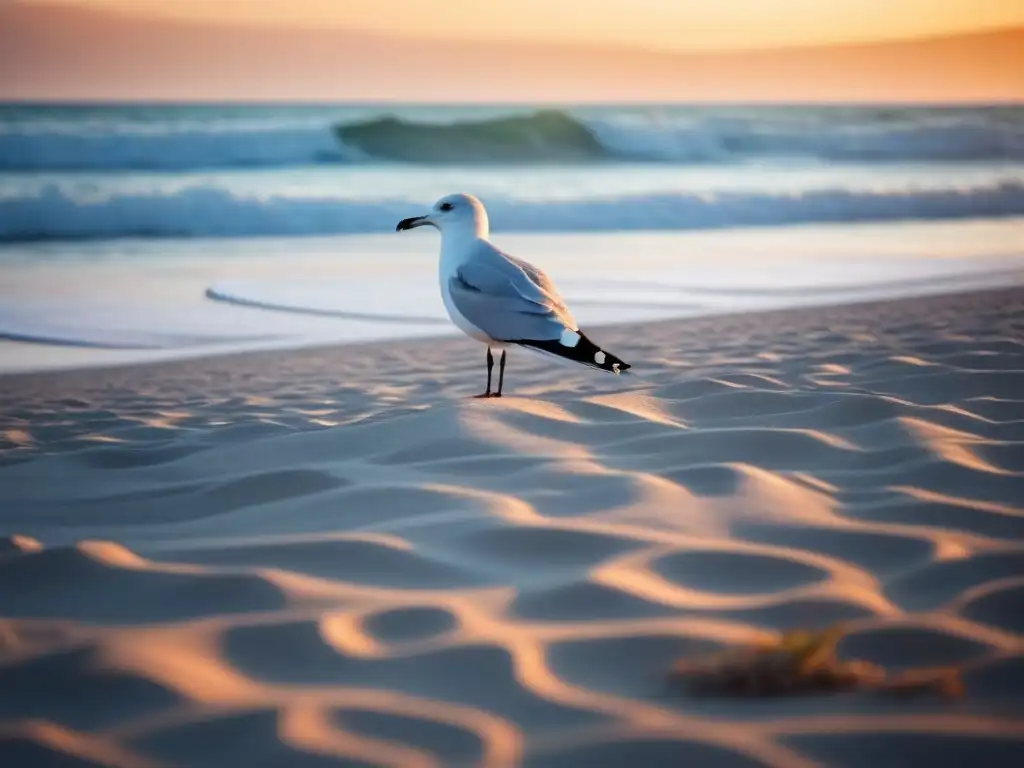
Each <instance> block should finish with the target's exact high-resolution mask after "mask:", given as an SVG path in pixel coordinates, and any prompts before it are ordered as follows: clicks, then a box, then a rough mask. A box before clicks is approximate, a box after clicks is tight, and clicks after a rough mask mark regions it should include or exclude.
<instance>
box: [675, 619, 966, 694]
mask: <svg viewBox="0 0 1024 768" xmlns="http://www.w3.org/2000/svg"><path fill="white" fill-rule="evenodd" d="M843 634H844V631H843V629H842V628H841V627H830V628H828V629H825V630H821V631H806V630H793V631H790V632H786V633H784V634H783V635H781V636H780V637H779V638H778V639H776V640H774V641H770V642H764V643H758V644H755V645H750V646H744V647H740V648H732V649H728V650H725V651H721V652H719V653H716V654H712V655H711V656H708V657H705V658H701V659H683V660H680V661H679V662H677V663H676V664H675V665H674V666H673V668H672V671H671V677H672V680H674V681H679V682H683V683H685V684H686V685H687V687H688V689H689V690H690V691H691V692H693V693H697V694H705V695H727V696H728V695H731V696H782V695H797V694H816V693H836V692H842V691H880V692H885V693H892V694H916V693H928V692H932V693H937V694H939V695H941V696H945V697H949V698H952V697H957V696H961V695H962V694H963V683H962V682H961V680H960V676H959V673H958V671H957V670H956V669H955V668H939V669H911V670H905V671H902V672H896V673H889V672H887V671H886V670H885V669H884V668H883V667H880V666H878V665H877V664H872V663H871V662H867V661H860V660H857V659H853V660H848V661H843V660H841V659H839V658H838V656H837V655H836V646H837V644H838V642H839V640H840V639H841V638H842V636H843Z"/></svg>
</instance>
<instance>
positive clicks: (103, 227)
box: [0, 183, 1024, 242]
mask: <svg viewBox="0 0 1024 768" xmlns="http://www.w3.org/2000/svg"><path fill="white" fill-rule="evenodd" d="M485 203H486V204H487V207H488V211H489V213H490V217H491V222H492V225H493V226H494V227H495V229H498V230H501V231H534V232H557V231H615V230H677V229H678V230H686V229H710V228H723V227H743V226H773V225H784V224H802V223H816V222H818V223H825V222H857V221H899V220H909V219H964V218H981V217H1006V216H1021V215H1024V185H1021V184H1019V183H1003V184H997V185H989V186H978V187H974V188H950V189H940V190H908V191H856V190H843V189H833V190H817V191H810V192H805V193H801V194H785V193H721V194H713V195H709V194H692V193H690V194H687V193H675V194H660V195H637V196H629V197H614V198H612V197H609V198H587V199H580V200H544V201H532V200H530V201H527V200H511V199H504V198H496V199H490V198H489V199H487V200H485ZM421 205H422V203H412V202H410V201H407V200H387V201H379V202H355V201H351V200H337V199H332V198H304V197H290V196H267V197H255V196H244V195H238V194H234V193H232V192H229V191H227V190H225V189H222V188H219V187H205V186H197V187H190V188H184V189H180V190H176V191H173V192H166V193H157V192H154V193H141V194H123V195H115V196H110V197H106V198H100V199H92V198H89V199H81V198H76V197H75V196H73V195H70V194H68V193H67V192H65V191H63V190H61V189H60V188H58V187H56V186H49V187H46V188H44V189H43V190H42V191H40V192H39V193H38V194H34V195H31V196H24V197H16V198H7V199H0V241H6V242H16V241H29V240H79V239H103V238H117V237H247V236H299V235H334V234H350V233H352V234H355V233H373V232H390V231H392V230H393V229H394V226H395V223H396V222H397V221H398V220H399V219H402V218H405V217H406V216H408V215H409V212H410V210H416V209H418V208H419V207H420V206H421Z"/></svg>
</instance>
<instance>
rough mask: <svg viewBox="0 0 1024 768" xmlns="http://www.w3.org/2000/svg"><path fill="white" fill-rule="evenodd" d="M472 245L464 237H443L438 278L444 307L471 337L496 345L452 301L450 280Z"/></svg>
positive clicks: (453, 320) (455, 322) (457, 326)
mask: <svg viewBox="0 0 1024 768" xmlns="http://www.w3.org/2000/svg"><path fill="white" fill-rule="evenodd" d="M474 240H475V238H474ZM471 245H472V243H469V242H466V241H465V240H463V239H462V238H442V240H441V260H440V263H439V265H438V279H439V281H440V284H441V300H442V301H443V302H444V308H445V309H446V310H447V311H448V317H450V318H451V320H452V322H453V323H454V324H455V327H456V328H458V329H459V330H460V331H462V332H463V333H464V334H466V335H467V336H469V337H470V338H471V339H476V340H477V341H482V342H483V343H484V344H490V345H492V346H495V345H496V342H495V340H494V339H492V338H491V337H490V336H488V335H487V334H486V333H484V332H483V331H482V330H480V329H479V328H477V327H476V326H475V325H473V324H472V323H471V322H469V320H467V319H466V318H465V316H464V315H463V314H462V313H461V312H459V308H458V307H456V306H455V302H454V301H452V293H451V289H450V288H449V286H448V283H449V281H450V280H451V279H452V278H453V277H455V275H456V273H457V272H458V271H459V266H460V265H461V264H462V262H463V260H464V259H465V258H466V256H467V255H468V254H469V253H470V250H469V249H470V247H471Z"/></svg>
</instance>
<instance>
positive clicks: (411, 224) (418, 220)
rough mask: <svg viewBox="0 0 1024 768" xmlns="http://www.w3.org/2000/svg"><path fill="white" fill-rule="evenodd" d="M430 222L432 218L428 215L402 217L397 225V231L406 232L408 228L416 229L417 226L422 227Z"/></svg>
mask: <svg viewBox="0 0 1024 768" xmlns="http://www.w3.org/2000/svg"><path fill="white" fill-rule="evenodd" d="M429 223H430V220H429V219H428V218H427V217H426V216H413V217H412V218H410V219H402V220H401V221H400V222H398V226H397V227H395V232H404V231H405V230H407V229H416V227H422V226H424V225H426V224H429Z"/></svg>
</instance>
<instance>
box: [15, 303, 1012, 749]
mask: <svg viewBox="0 0 1024 768" xmlns="http://www.w3.org/2000/svg"><path fill="white" fill-rule="evenodd" d="M592 335H593V336H594V337H595V338H596V339H598V340H599V341H601V342H603V343H604V344H605V345H607V346H608V347H609V348H610V349H612V350H613V351H615V352H616V353H618V354H621V355H622V356H623V357H625V358H626V359H627V360H629V361H631V362H633V363H635V364H636V370H637V371H638V372H639V373H640V374H641V375H642V376H643V379H639V378H627V377H621V378H614V377H611V376H604V375H601V374H597V373H591V372H589V371H585V370H573V369H568V368H562V367H557V366H556V367H552V366H551V365H550V364H549V363H548V362H547V361H545V360H543V359H537V358H533V357H530V356H528V355H526V354H524V353H512V354H511V355H510V358H511V359H510V366H509V370H508V377H507V381H506V388H507V393H508V395H509V396H507V397H505V398H503V399H501V400H491V401H477V400H470V399H466V396H468V395H471V394H473V393H475V392H476V391H478V390H479V389H480V387H481V385H482V383H483V374H484V369H483V351H482V349H481V348H480V347H479V346H476V345H474V344H473V343H471V342H469V341H467V340H461V339H459V340H456V339H450V340H431V341H426V342H425V341H416V342H408V343H401V344H388V345H381V346H361V347H360V346H353V347H341V348H332V349H317V350H307V351H297V352H291V353H274V354H261V355H242V356H236V357H221V358H216V359H206V360H195V361H191V362H183V363H175V364H163V365H156V366H146V367H136V368H122V369H109V370H102V371H100V370H97V371H88V372H74V373H64V374H48V375H35V376H17V377H6V378H3V379H0V419H2V423H0V430H2V434H3V435H4V438H3V443H2V448H0V534H2V535H4V537H5V538H4V539H3V541H2V549H0V765H2V766H4V768H8V767H11V768H15V767H17V768H20V767H21V766H30V767H31V768H37V767H39V766H51V765H60V766H84V765H104V766H119V767H120V766H124V767H126V768H127V767H128V766H189V767H191V766H196V767H199V766H211V767H212V766H218V767H220V766H239V767H246V768H248V767H251V766H282V767H286V768H293V767H294V768H304V767H305V766H337V765H345V766H348V765H385V766H410V767H412V766H433V765H444V766H448V765H489V766H506V765H516V764H523V765H529V766H538V767H539V766H570V767H573V768H589V767H590V766H604V765H609V766H611V765H626V766H633V767H634V768H656V767H657V766H680V765H686V766H697V767H704V766H707V767H708V768H720V767H724V766H729V767H730V768H731V767H732V766H778V767H779V768H782V767H787V768H805V767H809V766H815V765H830V766H864V768H869V767H870V768H879V767H882V768H888V767H890V766H891V767H899V768H906V767H907V766H917V765H926V766H959V765H972V766H996V765H1010V764H1017V765H1020V764H1024V762H1021V758H1022V757H1024V738H1022V734H1024V719H1022V717H1024V653H1022V651H1024V608H1022V606H1024V482H1022V475H1024V290H1005V291H997V292H987V293H976V294H968V295H959V296H948V297H938V298H927V299H915V300H907V301H900V302H891V303H885V304H875V305H860V306H848V307H833V308H826V309H819V310H800V311H786V312H775V313H769V314H762V315H745V316H733V317H721V318H706V319H700V320H693V321H686V322H680V321H676V322H666V323H657V324H650V325H643V326H623V327H617V328H608V329H599V330H597V331H595V332H594V333H593V334H592ZM841 620H846V621H849V622H850V634H849V635H848V636H847V637H846V638H845V639H844V640H843V641H842V643H841V645H840V654H841V655H844V656H851V657H858V658H862V659H866V660H869V661H874V662H878V663H881V664H885V665H887V666H889V667H890V668H900V667H903V666H917V665H937V664H962V665H964V679H965V682H966V686H967V695H966V698H964V699H963V700H962V701H958V702H949V701H944V700H941V699H937V698H929V697H925V698H921V699H907V700H904V699H898V700H893V699H889V698H885V697H883V696H880V695H878V694H867V693H861V694H847V695H841V696H840V695H836V696H824V697H820V696H819V697H809V698H802V697H801V698H797V697H792V698H784V699H737V700H729V699H701V698H695V697H694V696H692V695H689V694H687V693H685V692H680V691H673V690H670V689H669V688H667V687H666V685H665V673H666V672H667V671H668V669H669V667H670V666H671V664H672V662H673V661H674V660H675V659H677V658H678V657H680V656H686V655H689V654H694V653H698V652H702V651H706V650H712V649H717V648H721V647H723V646H726V645H729V644H734V643H742V642H746V641H750V640H756V639H758V638H764V637H767V636H771V635H773V634H775V633H777V632H778V631H779V630H781V629H785V628H789V627H793V626H808V627H822V626H825V625H828V624H830V623H833V622H836V621H841Z"/></svg>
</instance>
